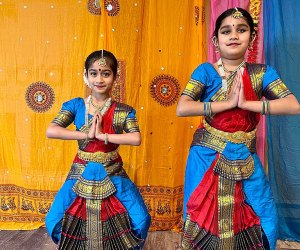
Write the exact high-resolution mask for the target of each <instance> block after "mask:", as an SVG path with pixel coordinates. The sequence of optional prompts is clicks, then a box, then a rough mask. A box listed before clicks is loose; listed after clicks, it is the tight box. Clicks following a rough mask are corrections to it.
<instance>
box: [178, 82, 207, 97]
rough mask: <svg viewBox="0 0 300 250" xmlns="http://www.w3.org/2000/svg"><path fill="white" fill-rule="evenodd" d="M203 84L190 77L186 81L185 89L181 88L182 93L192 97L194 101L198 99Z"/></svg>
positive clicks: (203, 86) (202, 89)
mask: <svg viewBox="0 0 300 250" xmlns="http://www.w3.org/2000/svg"><path fill="white" fill-rule="evenodd" d="M204 88H205V85H204V84H203V83H202V82H200V81H197V80H194V79H190V80H189V82H188V83H187V85H186V87H185V89H184V90H183V92H182V94H183V95H188V96H189V97H191V98H193V99H194V100H195V101H196V100H200V97H201V96H202V94H203V92H204Z"/></svg>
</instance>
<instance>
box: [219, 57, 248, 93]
mask: <svg viewBox="0 0 300 250" xmlns="http://www.w3.org/2000/svg"><path fill="white" fill-rule="evenodd" d="M245 63H246V62H245V59H243V61H242V62H241V63H240V64H239V65H238V66H237V68H236V69H235V70H233V71H229V70H228V69H226V68H225V67H224V65H223V62H222V58H220V59H219V60H218V63H217V64H218V69H219V71H220V76H221V78H222V90H223V92H226V91H227V87H228V86H227V79H226V75H225V72H226V73H228V74H230V75H232V74H234V73H235V72H237V71H238V70H239V69H240V68H242V67H244V65H245Z"/></svg>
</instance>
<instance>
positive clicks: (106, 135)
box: [104, 133, 108, 145]
mask: <svg viewBox="0 0 300 250" xmlns="http://www.w3.org/2000/svg"><path fill="white" fill-rule="evenodd" d="M104 144H105V145H107V144H108V134H107V133H105V139H104Z"/></svg>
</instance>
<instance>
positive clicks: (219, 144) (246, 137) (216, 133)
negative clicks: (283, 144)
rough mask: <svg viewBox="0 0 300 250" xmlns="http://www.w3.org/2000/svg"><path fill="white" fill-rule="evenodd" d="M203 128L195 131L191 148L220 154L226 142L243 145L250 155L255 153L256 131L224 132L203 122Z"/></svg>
mask: <svg viewBox="0 0 300 250" xmlns="http://www.w3.org/2000/svg"><path fill="white" fill-rule="evenodd" d="M203 125H204V128H200V129H197V130H196V132H195V134H194V138H193V142H192V145H191V146H196V145H200V146H204V147H208V148H212V149H214V150H216V151H218V152H219V153H222V152H223V150H224V148H225V147H226V144H227V142H233V143H237V144H240V143H243V144H245V145H246V147H247V148H248V150H249V151H250V152H252V153H255V152H256V134H255V133H256V129H255V130H252V131H251V132H243V131H237V132H234V133H229V132H224V131H221V130H218V129H216V128H213V127H212V126H210V125H209V124H208V123H207V122H206V121H205V120H204V121H203Z"/></svg>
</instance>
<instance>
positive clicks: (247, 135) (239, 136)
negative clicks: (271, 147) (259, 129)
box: [203, 120, 256, 143]
mask: <svg viewBox="0 0 300 250" xmlns="http://www.w3.org/2000/svg"><path fill="white" fill-rule="evenodd" d="M203 125H204V127H205V129H206V131H207V132H209V133H211V134H213V135H214V136H217V137H219V138H221V139H225V140H227V141H230V142H233V143H245V142H247V141H252V140H253V139H255V135H256V129H254V130H252V131H250V132H244V131H237V132H233V133H229V132H224V131H221V130H218V129H216V128H214V127H212V126H210V125H209V124H208V123H207V121H205V120H203Z"/></svg>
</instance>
